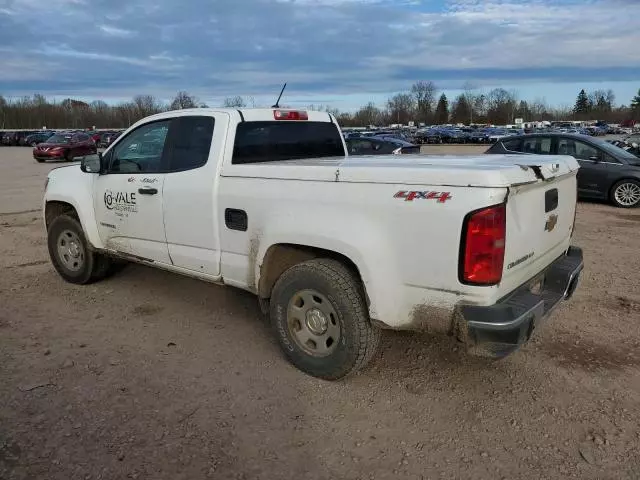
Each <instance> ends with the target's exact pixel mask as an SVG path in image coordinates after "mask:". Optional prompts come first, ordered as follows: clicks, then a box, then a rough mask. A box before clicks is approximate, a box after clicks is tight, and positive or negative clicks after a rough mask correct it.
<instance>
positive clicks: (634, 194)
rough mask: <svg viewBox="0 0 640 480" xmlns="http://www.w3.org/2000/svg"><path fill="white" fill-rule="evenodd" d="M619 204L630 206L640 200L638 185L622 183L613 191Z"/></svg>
mask: <svg viewBox="0 0 640 480" xmlns="http://www.w3.org/2000/svg"><path fill="white" fill-rule="evenodd" d="M615 196H616V200H617V202H618V203H619V204H621V205H624V206H626V207H631V206H633V205H636V204H637V203H639V202H640V186H638V185H636V184H635V183H623V184H622V185H620V186H619V187H618V188H616V192H615Z"/></svg>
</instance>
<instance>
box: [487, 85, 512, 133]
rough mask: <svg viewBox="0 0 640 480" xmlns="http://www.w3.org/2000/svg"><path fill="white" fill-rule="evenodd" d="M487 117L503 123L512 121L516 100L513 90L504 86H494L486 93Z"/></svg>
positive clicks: (499, 123)
mask: <svg viewBox="0 0 640 480" xmlns="http://www.w3.org/2000/svg"><path fill="white" fill-rule="evenodd" d="M487 101H488V107H489V110H488V112H487V114H488V117H489V118H490V119H491V120H492V122H493V123H496V124H498V125H504V124H507V123H512V122H513V119H514V117H515V113H516V108H517V100H516V97H515V93H514V92H509V91H507V90H505V89H504V88H494V89H493V90H491V91H490V92H489V94H488V95H487Z"/></svg>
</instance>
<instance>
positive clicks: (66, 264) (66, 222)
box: [47, 215, 114, 284]
mask: <svg viewBox="0 0 640 480" xmlns="http://www.w3.org/2000/svg"><path fill="white" fill-rule="evenodd" d="M47 246H48V247H49V257H50V258H51V263H52V264H53V266H54V268H55V269H56V271H57V272H58V273H59V274H60V276H61V277H62V278H64V279H65V280H66V281H67V282H69V283H77V284H86V283H91V282H95V281H98V280H101V279H103V278H105V277H106V276H108V275H110V274H111V273H113V269H114V264H113V260H111V259H110V258H107V257H105V256H104V255H100V254H98V253H95V252H93V251H92V250H91V248H90V246H89V242H87V239H86V237H85V235H84V231H83V230H82V225H80V222H78V220H76V219H75V218H73V217H70V216H68V215H61V216H59V217H56V218H55V219H53V221H52V222H51V224H50V225H49V228H48V231H47Z"/></svg>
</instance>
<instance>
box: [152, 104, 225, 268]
mask: <svg viewBox="0 0 640 480" xmlns="http://www.w3.org/2000/svg"><path fill="white" fill-rule="evenodd" d="M228 123H229V115H228V114H226V113H222V112H218V113H209V114H204V113H203V114H201V115H188V116H181V117H178V118H177V119H176V126H175V129H173V130H172V132H171V139H170V141H169V145H170V147H169V148H170V153H169V164H168V169H167V175H166V178H165V183H164V194H163V200H164V225H165V232H166V237H167V244H168V248H169V255H170V257H171V260H172V262H173V264H174V265H175V266H177V267H182V268H185V269H188V270H191V271H194V272H198V273H202V274H205V275H209V276H219V275H220V240H219V235H220V232H219V227H218V225H219V224H220V222H219V220H218V218H217V209H216V206H215V200H216V192H217V189H216V186H217V184H218V170H219V164H220V161H221V159H222V155H223V149H224V145H225V133H226V128H225V127H226V125H228Z"/></svg>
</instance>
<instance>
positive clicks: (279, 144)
mask: <svg viewBox="0 0 640 480" xmlns="http://www.w3.org/2000/svg"><path fill="white" fill-rule="evenodd" d="M344 155H345V151H344V146H343V144H342V136H341V135H340V131H339V130H338V127H337V126H336V125H335V124H334V123H329V122H307V121H301V122H295V121H282V122H276V121H272V122H241V123H239V124H238V128H237V130H236V140H235V144H234V146H233V160H232V163H234V164H241V163H260V162H277V161H279V160H280V161H282V160H295V159H300V158H322V157H341V156H344Z"/></svg>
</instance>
